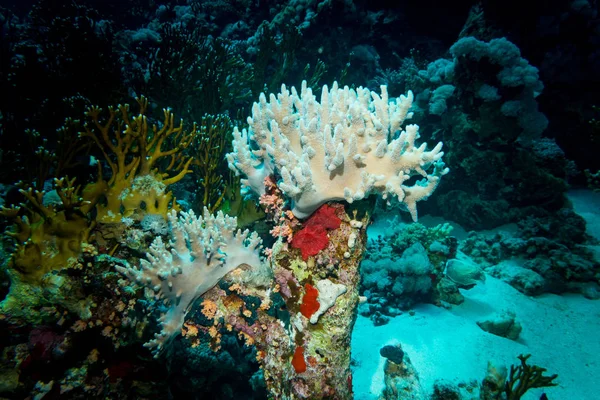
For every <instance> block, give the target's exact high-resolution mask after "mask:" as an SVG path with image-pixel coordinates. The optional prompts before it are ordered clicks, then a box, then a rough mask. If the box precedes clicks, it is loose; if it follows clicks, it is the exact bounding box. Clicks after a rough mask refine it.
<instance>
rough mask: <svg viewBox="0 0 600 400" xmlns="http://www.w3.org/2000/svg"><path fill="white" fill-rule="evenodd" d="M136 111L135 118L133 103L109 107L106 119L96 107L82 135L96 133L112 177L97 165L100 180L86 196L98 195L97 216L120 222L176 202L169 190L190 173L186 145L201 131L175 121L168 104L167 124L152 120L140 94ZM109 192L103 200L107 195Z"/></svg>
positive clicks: (165, 209) (162, 211)
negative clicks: (149, 121)
mask: <svg viewBox="0 0 600 400" xmlns="http://www.w3.org/2000/svg"><path fill="white" fill-rule="evenodd" d="M136 101H137V103H138V106H139V113H138V115H137V116H134V117H131V115H130V110H129V105H128V104H125V105H119V106H117V107H116V108H114V107H109V108H108V117H107V119H106V120H101V117H100V115H101V113H102V109H101V108H99V107H91V108H90V109H89V110H88V111H87V113H86V115H87V117H88V118H89V122H88V123H87V124H86V125H85V131H84V132H81V133H80V136H81V137H89V138H91V139H92V140H93V141H94V142H95V143H96V144H97V145H98V147H99V148H100V149H101V151H102V153H103V155H104V158H105V160H106V163H107V164H108V166H109V167H110V169H111V176H110V178H109V179H108V180H105V179H104V177H103V174H102V167H101V166H100V165H99V167H98V181H97V182H96V183H92V184H89V185H88V186H87V187H86V188H85V191H84V192H85V195H84V196H86V197H89V198H96V199H97V201H96V202H97V205H96V210H97V212H98V214H97V217H96V219H97V221H98V222H103V223H111V222H120V221H121V218H123V217H130V218H134V219H138V220H139V219H141V218H143V216H144V215H147V214H157V215H162V216H164V217H165V218H166V215H167V213H168V211H169V210H170V209H171V208H173V207H176V203H175V199H173V194H172V193H171V192H170V191H167V187H168V186H169V185H172V184H174V183H176V182H178V181H180V180H181V179H183V177H184V176H185V175H186V174H187V173H189V172H190V169H189V167H190V164H191V162H192V157H190V156H188V155H185V154H184V153H183V150H185V149H186V148H187V147H188V146H189V145H190V144H191V143H192V141H193V139H194V137H195V135H196V125H194V126H193V129H192V130H191V131H186V130H184V128H183V121H180V122H179V125H178V126H176V125H175V122H174V115H173V113H172V112H171V111H170V110H168V109H165V110H163V112H164V120H163V123H162V126H161V127H160V128H159V127H158V126H157V125H153V126H152V127H150V126H149V124H148V119H147V116H146V112H147V109H148V99H146V98H145V97H143V96H141V97H139V98H136ZM102 197H104V199H102Z"/></svg>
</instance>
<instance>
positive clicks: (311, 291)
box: [300, 283, 321, 318]
mask: <svg viewBox="0 0 600 400" xmlns="http://www.w3.org/2000/svg"><path fill="white" fill-rule="evenodd" d="M304 289H305V290H306V292H305V293H304V296H303V297H302V304H300V312H301V313H302V315H304V316H305V317H306V318H310V317H312V315H313V314H314V313H316V312H317V311H319V307H320V306H321V305H320V304H319V302H318V301H317V298H318V297H319V291H318V290H317V288H316V287H314V286H313V285H311V284H309V283H307V284H305V285H304Z"/></svg>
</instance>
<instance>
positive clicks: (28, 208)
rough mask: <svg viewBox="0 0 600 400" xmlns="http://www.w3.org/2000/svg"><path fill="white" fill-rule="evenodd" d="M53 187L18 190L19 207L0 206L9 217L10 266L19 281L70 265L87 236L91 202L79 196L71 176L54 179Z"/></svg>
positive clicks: (91, 223)
mask: <svg viewBox="0 0 600 400" xmlns="http://www.w3.org/2000/svg"><path fill="white" fill-rule="evenodd" d="M54 183H55V190H54V191H52V192H48V193H46V192H43V191H37V190H33V189H32V188H28V189H21V191H20V192H21V194H22V195H23V196H24V197H25V199H26V200H27V201H26V202H25V203H23V204H21V205H20V206H16V207H14V206H13V207H11V208H5V207H2V209H0V215H2V216H4V217H7V218H9V219H12V220H13V221H14V223H15V225H14V228H13V231H12V232H8V233H7V234H8V235H9V236H11V237H13V238H14V240H15V251H14V252H13V254H12V257H11V262H10V263H11V268H12V270H14V271H16V272H17V273H18V274H19V275H20V280H21V281H23V282H39V281H40V280H41V278H42V276H43V275H44V274H46V273H47V272H49V271H52V270H58V269H63V268H67V267H69V266H72V265H74V262H76V261H77V258H78V257H79V256H80V255H81V253H82V249H83V246H84V245H85V244H86V243H87V242H88V240H89V239H90V232H91V230H92V229H93V225H94V223H93V222H90V221H89V220H88V218H87V217H86V216H87V214H88V213H89V211H90V208H91V203H90V202H89V201H86V200H85V199H84V198H83V197H80V188H79V186H75V179H70V180H69V179H67V178H62V179H55V180H54Z"/></svg>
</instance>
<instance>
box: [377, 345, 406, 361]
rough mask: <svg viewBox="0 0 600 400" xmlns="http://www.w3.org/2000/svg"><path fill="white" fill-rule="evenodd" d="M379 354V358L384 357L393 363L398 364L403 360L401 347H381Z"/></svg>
mask: <svg viewBox="0 0 600 400" xmlns="http://www.w3.org/2000/svg"><path fill="white" fill-rule="evenodd" d="M379 354H380V355H381V357H385V358H387V359H388V360H390V361H391V362H393V363H396V364H400V363H402V359H403V358H404V351H403V350H402V346H401V345H399V344H397V345H395V346H392V345H387V346H383V347H382V348H381V349H380V350H379Z"/></svg>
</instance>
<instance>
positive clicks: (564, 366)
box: [352, 192, 600, 400]
mask: <svg viewBox="0 0 600 400" xmlns="http://www.w3.org/2000/svg"><path fill="white" fill-rule="evenodd" d="M599 198H600V197H599V196H597V194H591V193H590V192H577V193H575V194H574V196H573V197H572V201H573V203H574V205H575V209H576V210H577V211H578V212H580V213H581V215H582V216H583V217H584V218H586V220H587V221H588V232H589V233H590V234H600V217H599V215H598V214H599V212H598V205H599V204H600V201H599V200H598V199H599ZM370 233H371V232H370ZM461 236H462V235H461ZM462 293H463V295H464V296H465V302H464V303H463V304H461V305H460V306H453V307H452V308H451V309H450V310H447V309H443V308H439V307H435V306H432V305H427V304H423V305H419V306H417V307H415V309H414V310H415V312H416V314H415V315H414V316H410V315H409V314H408V313H405V314H403V315H401V316H399V317H396V318H394V319H392V320H391V321H390V323H389V324H387V325H384V326H380V327H375V326H373V323H372V322H371V321H370V320H369V319H367V318H364V317H360V316H359V318H358V320H357V322H356V326H355V329H354V333H353V337H352V357H353V359H354V360H355V361H356V362H357V363H358V366H357V367H356V368H355V369H354V390H355V399H357V400H367V399H376V398H377V397H378V395H379V393H380V392H381V389H382V387H383V372H382V366H383V361H384V360H383V358H382V357H381V356H380V355H379V349H380V348H381V347H382V346H384V345H386V344H391V343H401V344H402V347H403V349H404V351H405V352H406V353H407V354H408V356H409V357H410V359H411V361H412V363H413V365H414V366H415V368H416V370H417V371H418V373H419V375H420V379H421V383H422V385H423V387H424V388H425V390H426V391H427V392H428V393H430V392H431V389H432V385H433V382H434V381H436V380H438V379H443V380H445V381H449V382H454V383H459V382H465V383H467V382H471V381H472V380H476V381H478V382H480V381H481V379H483V377H484V376H485V373H486V368H487V363H488V361H492V362H493V363H494V364H496V365H497V366H500V365H504V366H506V367H509V366H510V365H511V364H516V363H518V362H519V360H518V359H517V358H516V356H517V355H519V354H532V357H531V358H530V359H529V363H530V364H536V365H539V366H542V367H545V368H547V370H548V374H554V373H556V374H558V378H557V380H556V382H557V383H558V386H554V387H549V388H543V389H532V390H530V391H529V392H528V393H527V394H526V395H525V396H524V397H523V399H524V400H537V399H539V398H540V395H541V394H542V393H544V392H545V393H546V394H547V395H548V398H549V399H550V400H565V399H568V400H597V399H600V389H599V388H598V386H599V385H600V301H593V300H588V299H585V298H584V297H582V296H580V295H574V294H565V295H561V296H557V295H543V296H539V297H535V298H534V297H529V296H525V295H523V294H522V293H520V292H518V291H517V290H516V289H514V288H512V287H511V286H510V285H508V284H506V283H504V282H502V281H500V280H498V279H495V278H492V277H490V276H488V277H487V281H486V282H485V284H480V285H478V286H476V287H475V288H473V289H471V290H468V291H463V292H462ZM502 310H511V311H514V312H515V313H516V315H517V319H518V320H519V321H520V322H521V324H522V325H523V332H522V333H521V336H520V338H519V340H518V341H516V342H515V341H512V340H509V339H505V338H502V337H498V336H495V335H492V334H489V333H486V332H484V331H482V330H481V329H480V328H479V327H478V326H477V325H476V321H478V320H481V319H485V318H486V317H488V316H491V315H492V314H495V313H496V312H500V311H502Z"/></svg>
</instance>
